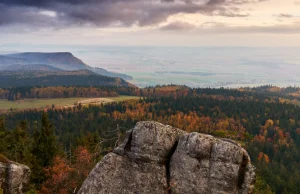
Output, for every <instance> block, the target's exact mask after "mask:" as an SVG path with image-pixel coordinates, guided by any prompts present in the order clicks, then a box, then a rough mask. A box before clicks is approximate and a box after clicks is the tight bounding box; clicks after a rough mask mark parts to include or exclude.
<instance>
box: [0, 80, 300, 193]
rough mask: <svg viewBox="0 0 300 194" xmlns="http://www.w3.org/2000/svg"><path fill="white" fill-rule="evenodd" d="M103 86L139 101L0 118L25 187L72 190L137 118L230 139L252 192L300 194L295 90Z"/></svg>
mask: <svg viewBox="0 0 300 194" xmlns="http://www.w3.org/2000/svg"><path fill="white" fill-rule="evenodd" d="M32 89H33V88H30V89H28V88H27V89H24V91H25V90H26V91H30V90H32ZM102 89H103V88H102ZM71 90H72V91H74V90H75V88H72V89H71ZM76 90H80V88H77V89H76ZM106 90H107V91H111V92H112V91H113V92H116V94H119V93H121V91H122V92H123V93H122V94H124V93H127V94H130V95H133V94H135V95H138V96H140V99H139V100H130V101H123V102H113V103H109V104H104V105H100V106H88V107H82V106H77V107H74V108H69V109H49V110H48V111H47V112H42V111H38V110H30V111H19V112H14V113H7V114H3V115H1V120H0V138H1V139H2V140H3V141H1V145H0V153H1V154H3V155H5V156H6V157H7V158H9V159H11V160H14V161H17V162H20V163H24V164H26V165H28V166H29V167H31V168H32V171H33V174H32V181H31V187H30V188H29V189H31V191H32V192H33V191H40V192H43V193H72V192H74V191H78V189H79V187H80V185H81V183H82V181H83V180H84V179H85V177H86V176H87V174H88V173H89V171H90V170H91V168H92V167H93V166H94V165H95V164H96V163H97V162H98V161H99V160H100V159H101V157H102V156H103V155H104V154H106V153H108V152H110V151H111V150H112V149H113V148H114V147H115V146H116V145H117V143H118V142H120V140H121V139H122V136H123V135H124V133H125V131H126V130H128V129H130V128H132V127H133V126H134V125H135V123H136V122H138V121H143V120H154V121H158V122H161V123H164V124H168V125H172V126H174V127H177V128H180V129H183V130H185V131H187V132H200V133H206V134H212V135H214V136H218V137H223V138H230V139H233V140H236V141H238V142H239V143H240V144H241V145H242V146H243V147H245V148H246V149H247V151H248V152H249V154H250V157H251V159H252V162H253V164H254V165H255V167H256V172H257V181H256V188H255V192H256V193H278V194H279V193H280V194H281V193H300V189H299V187H298V185H299V184H300V173H299V170H298V169H299V167H300V107H299V106H298V98H299V97H298V95H297V94H298V92H299V90H300V89H299V88H284V89H283V88H276V87H272V86H265V87H260V88H243V89H236V90H233V89H223V88H221V89H210V88H206V89H201V88H198V89H192V88H188V87H186V86H175V85H170V86H157V87H150V88H144V89H133V88H131V89H130V88H118V89H116V88H114V87H112V88H109V87H108V88H107V89H106ZM18 91H19V92H20V91H21V88H19V89H18ZM20 93H21V92H20ZM25 94H26V92H25ZM45 142H47V143H45ZM37 145H39V146H37ZM42 150H43V151H42ZM65 185H68V187H65Z"/></svg>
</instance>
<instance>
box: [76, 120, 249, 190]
mask: <svg viewBox="0 0 300 194" xmlns="http://www.w3.org/2000/svg"><path fill="white" fill-rule="evenodd" d="M254 181H255V173H254V167H253V166H252V165H251V162H250V158H249V156H248V154H247V152H246V151H245V150H244V149H243V148H242V147H241V146H240V145H238V144H237V143H235V142H233V141H231V140H227V139H218V138H214V137H213V136H210V135H204V134H199V133H190V134H188V133H186V132H184V131H182V130H180V129H176V128H173V127H171V126H168V125H163V124H161V123H157V122H152V121H147V122H138V123H137V124H136V126H135V127H134V128H133V129H132V130H129V131H127V133H126V136H125V140H124V141H123V142H122V144H121V145H120V146H119V147H117V148H116V149H115V150H114V152H113V153H109V154H108V155H106V156H105V157H104V158H103V159H102V160H101V161H100V162H99V163H98V164H97V165H96V167H95V168H94V169H93V170H92V172H91V173H90V174H89V176H88V178H87V179H86V180H85V182H84V183H83V185H82V187H81V189H80V190H79V193H81V194H95V193H108V194H109V193H112V194H113V193H114V194H115V193H122V194H123V193H124V194H125V193H130V194H131V193H132V194H136V193H145V194H146V193H149V194H150V193H151V194H152V193H154V194H156V193H157V194H160V193H161V194H164V193H165V194H168V193H172V194H180V193H191V194H198V193H203V194H206V193H207V194H210V193H216V194H217V193H220V194H221V193H234V194H235V193H236V194H249V193H252V192H253V185H254Z"/></svg>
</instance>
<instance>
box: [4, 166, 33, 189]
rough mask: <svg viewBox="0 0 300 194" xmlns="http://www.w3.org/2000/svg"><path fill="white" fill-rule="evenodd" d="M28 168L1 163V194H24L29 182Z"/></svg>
mask: <svg viewBox="0 0 300 194" xmlns="http://www.w3.org/2000/svg"><path fill="white" fill-rule="evenodd" d="M30 173H31V171H30V169H29V167H28V166H25V165H22V164H18V163H14V162H11V161H9V162H5V163H3V162H0V193H1V192H3V193H4V194H22V193H24V190H25V189H26V185H27V184H28V182H29V177H30Z"/></svg>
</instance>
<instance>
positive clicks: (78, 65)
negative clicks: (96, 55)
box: [0, 52, 132, 80]
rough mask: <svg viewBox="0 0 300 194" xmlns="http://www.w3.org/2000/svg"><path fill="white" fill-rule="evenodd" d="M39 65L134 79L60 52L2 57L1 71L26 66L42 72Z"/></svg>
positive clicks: (16, 54) (0, 60)
mask: <svg viewBox="0 0 300 194" xmlns="http://www.w3.org/2000/svg"><path fill="white" fill-rule="evenodd" d="M37 64H41V65H47V66H51V67H54V68H57V69H58V70H64V71H75V70H82V69H86V70H90V71H93V72H95V73H97V74H100V75H104V76H109V77H120V78H122V79H125V80H130V79H132V77H130V76H128V75H125V74H120V73H114V72H109V71H107V70H105V69H101V68H94V67H91V66H88V65H87V64H85V63H84V62H83V61H81V60H80V59H78V58H76V57H75V56H74V55H73V54H72V53H69V52H58V53H38V52H31V53H15V54H6V55H0V70H11V69H10V68H11V67H12V65H26V66H27V67H26V68H27V69H30V70H40V67H41V66H37ZM29 66H32V67H29Z"/></svg>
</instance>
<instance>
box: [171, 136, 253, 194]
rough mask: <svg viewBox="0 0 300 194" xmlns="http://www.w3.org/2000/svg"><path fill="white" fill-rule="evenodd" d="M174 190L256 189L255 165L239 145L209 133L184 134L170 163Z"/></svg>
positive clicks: (208, 191)
mask: <svg viewBox="0 0 300 194" xmlns="http://www.w3.org/2000/svg"><path fill="white" fill-rule="evenodd" d="M170 172H171V176H170V186H171V191H172V193H178V194H179V193H190V194H193V193H195V194H196V193H220V194H221V193H239V194H248V193H252V192H253V185H254V180H255V173H254V168H253V166H252V165H251V162H250V158H249V155H248V154H247V152H246V151H245V150H244V149H243V148H242V147H241V146H239V145H238V144H236V143H234V142H232V141H230V140H226V139H217V138H214V137H212V136H210V135H203V134H199V133H191V134H186V135H183V136H182V137H181V138H180V139H179V143H178V146H177V149H176V151H175V153H174V154H173V156H172V158H171V162H170Z"/></svg>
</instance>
